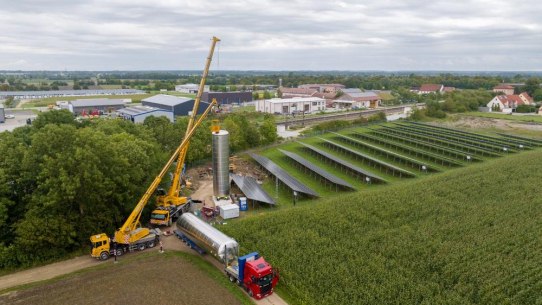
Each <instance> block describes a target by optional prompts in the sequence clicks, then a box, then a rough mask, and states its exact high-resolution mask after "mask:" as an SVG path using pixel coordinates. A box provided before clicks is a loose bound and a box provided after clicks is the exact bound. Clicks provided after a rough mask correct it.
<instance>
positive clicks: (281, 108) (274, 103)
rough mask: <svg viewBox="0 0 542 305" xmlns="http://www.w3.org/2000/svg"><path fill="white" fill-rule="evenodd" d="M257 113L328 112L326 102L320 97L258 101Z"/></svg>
mask: <svg viewBox="0 0 542 305" xmlns="http://www.w3.org/2000/svg"><path fill="white" fill-rule="evenodd" d="M255 104H256V111H260V112H266V113H273V114H290V113H294V112H296V111H306V112H311V113H315V112H318V111H324V110H326V101H325V100H324V99H321V98H318V97H294V98H291V99H280V98H273V99H269V100H257V101H256V102H255Z"/></svg>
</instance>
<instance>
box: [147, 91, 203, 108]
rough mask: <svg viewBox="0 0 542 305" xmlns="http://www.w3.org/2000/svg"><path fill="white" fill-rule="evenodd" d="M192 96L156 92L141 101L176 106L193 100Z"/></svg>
mask: <svg viewBox="0 0 542 305" xmlns="http://www.w3.org/2000/svg"><path fill="white" fill-rule="evenodd" d="M193 100H194V99H193V98H186V97H180V96H174V95H166V94H158V95H155V96H151V97H148V98H146V99H143V100H142V101H143V102H149V103H154V104H160V105H166V106H176V105H179V104H182V103H186V102H189V101H193Z"/></svg>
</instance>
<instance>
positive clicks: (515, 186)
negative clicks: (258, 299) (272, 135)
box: [222, 147, 542, 304]
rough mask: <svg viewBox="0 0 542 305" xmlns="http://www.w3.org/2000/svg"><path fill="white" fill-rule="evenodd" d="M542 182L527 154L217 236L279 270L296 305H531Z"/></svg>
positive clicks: (305, 208) (306, 208)
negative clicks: (257, 254)
mask: <svg viewBox="0 0 542 305" xmlns="http://www.w3.org/2000/svg"><path fill="white" fill-rule="evenodd" d="M285 149H288V147H286V148H285ZM270 158H274V157H273V156H272V155H270ZM541 179H542V150H531V151H526V152H522V153H515V154H510V156H507V157H504V158H489V159H486V160H484V161H483V162H477V163H473V164H472V165H469V166H465V167H462V168H459V169H456V170H451V171H446V172H444V173H442V174H438V175H427V176H425V177H422V178H420V179H408V180H407V181H403V182H400V183H390V185H389V186H387V187H377V188H374V189H371V188H366V189H364V190H363V192H361V193H359V192H353V193H345V194H342V195H340V196H335V197H331V198H326V199H323V200H318V201H312V202H311V203H310V204H304V205H302V206H299V207H296V208H294V209H292V208H291V209H288V210H281V211H277V212H275V213H269V214H266V215H265V217H262V216H252V217H247V218H245V219H243V220H241V221H237V222H233V223H231V225H228V226H225V227H223V228H222V229H223V230H224V231H225V232H226V233H227V234H231V235H232V236H234V237H235V238H236V239H237V240H238V241H239V242H240V244H241V245H242V247H243V248H244V249H243V250H242V251H244V252H247V251H248V252H250V251H252V250H254V249H258V251H259V252H260V253H261V254H263V255H264V256H265V257H266V259H267V260H269V261H270V263H271V264H273V265H274V266H275V265H276V266H278V267H279V268H280V270H281V283H280V285H279V286H277V290H278V292H279V293H280V294H281V296H282V297H283V298H285V299H286V300H287V301H289V303H291V304H383V303H385V304H386V303H394V304H417V303H426V304H499V303H510V304H534V303H539V302H540V301H542V299H541V296H540V293H539V292H540V289H541V287H542V279H541V278H540V276H539V273H540V272H539V269H540V266H541V264H542V261H541V260H542V259H541V257H540V255H539V253H540V251H541V250H542V237H541V236H540V234H538V232H539V231H540V230H539V226H540V222H541V221H542V216H541V215H542V197H541V196H539V193H540V191H539V187H538V185H537V184H536V183H532V182H533V181H540V180H541ZM317 190H318V191H321V189H317ZM322 193H323V190H322ZM324 197H326V196H324ZM269 228H273V229H272V234H270V231H269ZM324 291H325V293H322V292H324Z"/></svg>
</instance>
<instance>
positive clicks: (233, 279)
mask: <svg viewBox="0 0 542 305" xmlns="http://www.w3.org/2000/svg"><path fill="white" fill-rule="evenodd" d="M230 281H231V282H232V283H233V282H235V278H234V277H233V276H232V275H230Z"/></svg>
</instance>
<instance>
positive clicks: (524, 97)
mask: <svg viewBox="0 0 542 305" xmlns="http://www.w3.org/2000/svg"><path fill="white" fill-rule="evenodd" d="M519 98H520V99H521V100H522V101H523V104H525V105H534V104H535V103H534V100H533V98H532V97H530V96H529V94H527V92H523V93H521V94H520V95H519Z"/></svg>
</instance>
